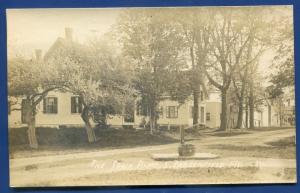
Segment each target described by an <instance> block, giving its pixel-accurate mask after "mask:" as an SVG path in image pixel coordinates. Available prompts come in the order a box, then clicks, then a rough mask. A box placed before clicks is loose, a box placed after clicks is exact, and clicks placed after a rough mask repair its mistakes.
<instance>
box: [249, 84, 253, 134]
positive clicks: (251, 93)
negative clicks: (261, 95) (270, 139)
mask: <svg viewBox="0 0 300 193" xmlns="http://www.w3.org/2000/svg"><path fill="white" fill-rule="evenodd" d="M250 81H252V80H250ZM249 111H250V112H249V113H250V116H249V119H250V120H249V121H250V129H254V95H253V83H250V94H249Z"/></svg>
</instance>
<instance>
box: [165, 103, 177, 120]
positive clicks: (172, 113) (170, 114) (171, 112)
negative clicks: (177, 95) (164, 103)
mask: <svg viewBox="0 0 300 193" xmlns="http://www.w3.org/2000/svg"><path fill="white" fill-rule="evenodd" d="M166 111H167V112H166V116H167V118H177V117H178V107H177V106H168V107H167V108H166Z"/></svg>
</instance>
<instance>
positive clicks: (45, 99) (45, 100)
mask: <svg viewBox="0 0 300 193" xmlns="http://www.w3.org/2000/svg"><path fill="white" fill-rule="evenodd" d="M46 106H47V98H44V99H43V113H47V109H46Z"/></svg>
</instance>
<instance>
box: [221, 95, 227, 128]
mask: <svg viewBox="0 0 300 193" xmlns="http://www.w3.org/2000/svg"><path fill="white" fill-rule="evenodd" d="M221 94H222V110H221V126H220V129H221V130H223V131H225V130H226V129H227V90H225V89H223V90H221Z"/></svg>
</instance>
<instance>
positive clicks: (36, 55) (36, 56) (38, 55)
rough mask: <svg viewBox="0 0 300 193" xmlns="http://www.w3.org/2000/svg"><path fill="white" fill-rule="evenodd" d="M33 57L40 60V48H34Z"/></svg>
mask: <svg viewBox="0 0 300 193" xmlns="http://www.w3.org/2000/svg"><path fill="white" fill-rule="evenodd" d="M35 59H36V60H37V61H40V60H42V50H41V49H36V50H35Z"/></svg>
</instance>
